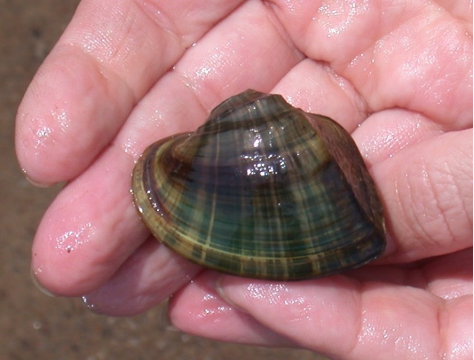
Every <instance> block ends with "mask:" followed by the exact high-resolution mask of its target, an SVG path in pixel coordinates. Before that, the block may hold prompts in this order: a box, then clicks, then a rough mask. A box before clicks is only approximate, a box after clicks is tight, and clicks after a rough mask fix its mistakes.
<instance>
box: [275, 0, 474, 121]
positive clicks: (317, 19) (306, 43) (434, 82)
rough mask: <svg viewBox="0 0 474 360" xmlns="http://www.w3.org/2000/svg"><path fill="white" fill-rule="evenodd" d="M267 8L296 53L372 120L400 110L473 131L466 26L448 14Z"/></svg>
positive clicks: (378, 5) (383, 4) (426, 6)
mask: <svg viewBox="0 0 474 360" xmlns="http://www.w3.org/2000/svg"><path fill="white" fill-rule="evenodd" d="M272 4H273V5H274V9H275V13H276V15H277V17H278V19H279V20H280V22H281V23H282V24H284V25H285V30H286V32H287V33H288V35H289V37H290V38H291V40H292V41H293V42H294V44H295V46H296V47H297V48H298V49H299V50H300V51H301V52H302V53H304V54H305V55H306V56H308V57H309V58H311V59H314V60H318V61H325V62H327V63H329V65H330V66H331V67H332V68H333V69H334V70H335V72H336V73H337V74H339V75H340V76H343V77H344V78H346V79H347V80H349V81H350V82H351V83H352V84H353V85H354V87H355V89H356V90H357V91H358V92H359V93H360V94H361V95H362V97H363V98H365V99H366V101H367V104H368V106H369V109H370V110H371V111H372V112H376V111H380V110H382V109H387V108H394V107H401V108H406V109H408V110H411V111H414V112H418V113H421V114H423V115H425V116H426V117H428V118H431V119H433V120H435V121H436V122H438V123H439V124H441V125H443V126H444V127H445V129H465V128H467V127H470V126H472V87H471V79H472V36H471V33H472V30H471V29H470V28H471V27H472V24H471V25H470V26H467V24H466V22H464V21H460V20H459V18H458V17H457V16H455V15H453V14H452V13H450V11H448V10H449V9H443V8H440V7H439V5H438V4H436V3H430V2H409V3H404V4H403V6H399V7H394V6H393V1H368V2H364V5H363V6H357V7H353V4H352V3H348V2H345V3H344V2H333V3H330V4H329V3H321V2H318V1H300V2H288V1H278V0H276V1H273V2H272ZM464 6H465V7H469V5H468V4H464ZM466 11H468V12H469V11H470V10H467V9H466ZM315 39H317V41H315Z"/></svg>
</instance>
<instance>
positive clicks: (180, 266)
mask: <svg viewBox="0 0 474 360" xmlns="http://www.w3.org/2000/svg"><path fill="white" fill-rule="evenodd" d="M201 270H202V268H201V267H199V266H197V265H195V264H193V263H191V262H189V261H187V260H185V259H184V258H182V257H180V256H178V255H176V254H175V253H173V252H172V251H171V250H169V249H168V248H166V247H165V246H163V245H161V244H159V242H158V241H157V240H156V239H154V238H150V239H149V240H148V241H146V242H145V243H144V244H143V245H142V246H140V248H139V249H138V250H137V251H136V252H135V253H134V254H133V255H132V256H130V257H129V258H128V259H127V260H126V261H125V263H124V264H123V265H122V266H121V267H120V269H119V270H118V271H117V272H116V273H115V274H114V275H113V277H112V278H111V279H110V280H109V281H108V282H107V283H106V284H105V285H104V286H102V287H100V288H99V289H97V290H95V291H94V292H92V293H89V294H87V295H84V296H83V297H82V298H83V300H84V303H85V304H86V305H87V307H88V308H89V309H91V310H92V311H94V312H97V313H101V314H106V315H110V316H133V315H137V314H139V313H142V312H144V311H146V310H148V309H150V308H151V307H153V306H156V304H158V303H160V302H162V301H163V300H165V299H166V298H167V297H168V296H169V294H173V293H175V292H176V291H178V290H179V289H180V288H181V287H183V286H184V285H186V284H188V283H189V281H190V279H192V278H194V277H195V276H196V274H197V273H199V272H200V271H201Z"/></svg>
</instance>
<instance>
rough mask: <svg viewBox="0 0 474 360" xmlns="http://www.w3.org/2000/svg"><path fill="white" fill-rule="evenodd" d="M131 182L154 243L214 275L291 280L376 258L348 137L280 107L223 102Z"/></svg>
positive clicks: (162, 147) (357, 161) (320, 120)
mask: <svg viewBox="0 0 474 360" xmlns="http://www.w3.org/2000/svg"><path fill="white" fill-rule="evenodd" d="M132 178H133V179H132V192H133V196H134V201H135V204H136V206H137V208H138V210H139V213H140V215H141V217H142V219H143V221H144V223H145V224H146V226H147V227H148V228H149V229H150V231H151V232H152V233H153V235H154V236H155V237H156V238H157V239H158V240H160V241H161V242H162V243H164V244H165V245H167V246H168V247H170V248H171V249H173V250H174V251H175V252H177V253H179V254H180V255H182V256H184V257H186V258H187V259H189V260H192V261H193V262H196V263H198V264H201V265H203V266H205V267H207V268H211V269H214V270H218V271H221V272H225V273H230V274H234V275H238V276H243V277H251V278H261V279H273V280H301V279H307V278H312V277H320V276H326V275H331V274H335V273H339V272H341V271H344V270H347V269H352V268H356V267H358V266H361V265H363V264H366V263H367V262H369V261H371V260H373V259H375V258H377V257H378V256H380V255H381V254H382V252H383V250H384V248H385V243H386V241H385V226H384V219H383V212H382V205H381V203H380V200H379V198H378V196H377V191H376V189H375V186H374V182H373V181H372V179H371V177H370V175H369V173H368V171H367V169H366V167H365V165H364V161H363V159H362V157H361V155H360V153H359V151H358V149H357V147H356V145H355V143H354V141H353V140H352V138H351V136H350V135H349V134H348V133H347V132H346V131H345V130H344V129H343V128H342V127H341V126H340V125H338V124H337V123H336V122H334V121H333V120H331V119H330V118H328V117H325V116H322V115H315V114H309V113H305V112H303V111H302V110H301V109H297V108H294V107H292V106H291V105H289V104H288V103H287V102H286V101H285V100H284V99H283V98H282V97H281V96H280V95H267V94H263V93H260V92H257V91H254V90H247V91H245V92H243V93H241V94H239V95H236V96H233V97H231V98H229V99H227V100H226V101H224V102H223V103H221V104H220V105H218V106H217V107H216V108H215V109H214V110H213V111H212V112H211V114H210V116H209V118H208V120H207V122H206V123H205V124H204V125H202V126H201V127H199V128H198V129H197V130H196V131H195V132H193V133H185V134H178V135H174V136H171V137H168V138H166V139H162V140H160V141H158V142H156V143H154V144H152V145H150V146H149V147H148V148H147V149H146V150H145V152H144V153H143V154H142V156H141V157H140V159H139V160H138V162H137V164H136V166H135V169H134V172H133V177H132Z"/></svg>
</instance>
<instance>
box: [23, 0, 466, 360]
mask: <svg viewBox="0 0 474 360" xmlns="http://www.w3.org/2000/svg"><path fill="white" fill-rule="evenodd" d="M470 6H471V5H470V4H469V1H467V0H460V1H444V0H438V1H431V2H428V1H421V0H420V1H388V0H379V1H372V0H366V1H356V0H353V1H347V0H346V1H343V0H337V1H326V2H322V1H291V0H286V1H283V0H282V1H277V0H275V1H266V2H261V1H248V2H244V1H236V0H233V1H229V0H225V1H224V0H213V1H207V0H206V1H204V0H197V1H185V0H179V1H159V0H153V1H147V2H142V1H130V0H129V1H127V0H120V1H116V0H114V1H110V0H100V1H99V0H84V1H82V3H81V5H80V6H79V8H78V10H77V13H76V14H75V16H74V18H73V19H72V21H71V23H70V25H69V27H68V28H67V30H66V31H65V33H64V35H63V36H62V37H61V39H60V40H59V42H58V44H57V45H56V47H55V48H54V50H53V51H52V52H51V54H50V55H49V56H48V58H47V59H46V61H45V62H44V64H43V65H42V67H41V68H40V70H39V71H38V73H37V75H36V76H35V78H34V80H33V81H32V84H31V86H30V87H29V89H28V91H27V93H26V94H25V97H24V100H23V102H22V104H21V107H20V109H19V112H18V119H17V128H16V146H17V153H18V159H19V161H20V164H21V166H22V168H23V169H24V171H25V173H26V175H27V176H28V178H29V179H31V180H32V181H33V182H35V183H37V184H43V185H49V184H53V183H56V182H60V181H67V182H68V183H67V185H66V187H65V188H64V189H63V190H62V191H61V193H60V194H59V196H58V197H57V198H56V199H55V200H54V202H53V203H52V204H51V206H50V207H49V209H48V210H47V212H46V214H45V215H44V218H43V220H42V222H41V225H40V226H39V229H38V231H37V234H36V236H35V239H34V244H33V250H32V271H33V273H34V275H35V276H36V279H37V281H38V282H39V283H40V284H41V285H42V286H43V287H44V288H45V289H46V290H47V291H49V292H51V293H54V294H56V295H60V296H84V300H85V302H86V304H87V305H88V306H89V307H90V308H91V309H93V310H94V311H97V312H100V313H104V314H110V315H116V316H127V315H132V314H137V313H140V312H143V311H146V310H147V309H149V308H151V307H153V306H155V305H156V304H158V303H159V302H160V301H162V300H163V299H165V298H167V297H169V296H170V295H173V296H172V298H171V302H170V308H169V312H170V318H171V321H172V322H173V324H174V325H175V326H176V327H178V328H180V329H182V330H183V331H187V332H190V333H193V334H197V335H201V336H205V337H209V338H214V339H219V340H223V341H232V342H243V343H251V344H260V345H267V346H294V347H302V348H307V349H311V350H314V351H317V352H321V353H324V354H327V355H329V356H332V357H336V358H346V359H361V358H380V357H381V356H382V355H383V356H382V357H383V358H384V359H388V358H394V359H401V358H403V359H409V358H416V359H420V358H429V359H435V358H443V357H445V358H457V359H462V358H469V357H471V358H472V17H471V13H472V9H471V8H470ZM247 88H254V89H257V90H260V91H265V92H275V93H281V94H283V95H284V96H285V98H286V99H287V100H288V101H290V102H291V103H292V104H293V105H295V106H298V107H301V108H303V109H304V110H307V111H311V112H315V113H322V114H325V115H327V116H330V117H332V118H334V119H337V121H339V122H340V123H341V124H342V125H343V126H344V127H345V128H346V129H347V130H348V131H349V132H351V133H352V135H353V137H354V139H355V141H356V143H357V144H358V146H359V148H360V150H361V152H362V154H363V155H364V158H365V160H366V162H367V164H368V166H369V168H370V171H371V173H372V175H373V177H374V180H375V182H376V183H377V186H378V188H379V190H380V194H381V197H382V200H383V203H384V207H385V211H386V217H387V228H388V232H389V239H388V248H387V251H386V253H385V254H384V256H383V257H382V258H381V259H379V260H378V261H377V262H376V263H375V264H372V265H369V266H366V267H363V268H362V269H358V270H354V271H349V272H347V273H344V274H343V275H337V276H332V277H328V278H324V279H315V280H309V281H303V282H296V283H279V282H269V281H256V280H248V279H242V278H235V277H231V276H226V275H221V274H217V273H215V272H211V271H208V270H203V269H202V268H200V267H198V266H196V265H194V264H190V263H188V262H187V261H185V260H183V259H181V258H179V257H178V256H176V255H174V254H173V253H171V252H170V251H169V250H168V249H167V248H165V247H164V246H162V245H160V244H159V243H158V242H157V241H156V240H154V239H152V238H151V237H150V235H149V233H148V232H147V230H146V229H145V227H144V225H143V224H142V223H141V221H140V219H139V217H138V215H137V213H136V210H135V209H134V207H133V204H132V199H131V196H130V193H129V189H130V174H131V171H132V168H133V165H134V162H135V161H136V160H137V158H138V156H139V155H140V153H141V152H142V150H143V149H144V148H145V147H146V146H147V145H148V144H150V143H151V142H153V141H155V140H157V139H160V138H163V137H165V136H168V135H171V134H174V133H176V132H181V131H189V130H194V129H195V128H196V127H197V126H199V125H200V124H202V123H203V121H204V120H205V118H206V117H207V115H208V113H209V111H210V110H211V109H212V108H213V107H214V106H216V105H217V104H218V103H219V102H221V101H222V100H224V99H225V98H227V97H229V96H231V95H234V94H236V93H238V92H240V91H242V90H245V89H247ZM358 124H360V126H358ZM191 279H192V281H190V280H191Z"/></svg>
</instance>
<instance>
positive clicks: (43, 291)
mask: <svg viewBox="0 0 474 360" xmlns="http://www.w3.org/2000/svg"><path fill="white" fill-rule="evenodd" d="M37 273H38V271H35V270H33V269H31V271H30V274H31V280H32V281H33V284H35V286H36V288H37V289H38V290H39V291H41V292H42V293H43V294H45V295H48V296H51V297H56V295H54V294H53V293H52V292H51V291H49V290H48V289H46V288H45V287H44V286H43V285H41V283H40V282H39V280H38V278H37V277H36V274H37Z"/></svg>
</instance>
